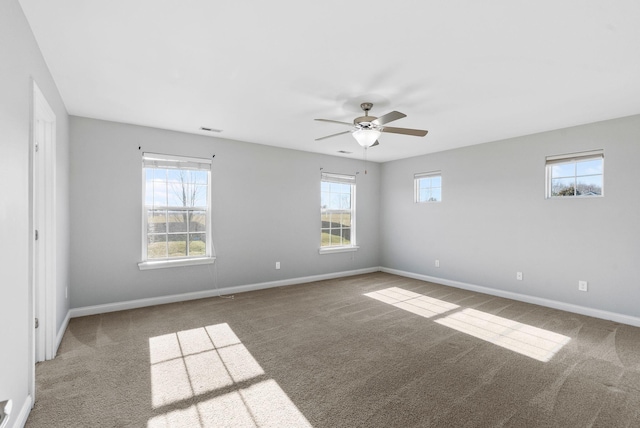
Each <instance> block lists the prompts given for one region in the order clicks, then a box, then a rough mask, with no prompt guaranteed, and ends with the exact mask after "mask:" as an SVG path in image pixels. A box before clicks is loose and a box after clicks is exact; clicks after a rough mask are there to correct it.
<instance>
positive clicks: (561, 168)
mask: <svg viewBox="0 0 640 428" xmlns="http://www.w3.org/2000/svg"><path fill="white" fill-rule="evenodd" d="M575 175H576V164H575V162H573V163H560V164H555V165H553V166H552V167H551V176H552V177H554V178H556V177H573V176H575Z"/></svg>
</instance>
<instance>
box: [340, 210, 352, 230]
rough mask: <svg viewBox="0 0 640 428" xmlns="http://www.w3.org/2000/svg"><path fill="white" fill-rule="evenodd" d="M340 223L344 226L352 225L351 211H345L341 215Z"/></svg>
mask: <svg viewBox="0 0 640 428" xmlns="http://www.w3.org/2000/svg"><path fill="white" fill-rule="evenodd" d="M340 224H341V225H342V226H343V227H345V226H346V227H350V226H351V213H343V214H342V215H341V216H340Z"/></svg>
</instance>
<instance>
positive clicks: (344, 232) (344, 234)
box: [341, 228, 351, 245]
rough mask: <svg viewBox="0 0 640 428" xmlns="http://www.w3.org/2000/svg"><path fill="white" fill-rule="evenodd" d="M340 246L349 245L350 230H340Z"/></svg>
mask: <svg viewBox="0 0 640 428" xmlns="http://www.w3.org/2000/svg"><path fill="white" fill-rule="evenodd" d="M341 235H342V244H343V245H349V244H350V243H351V229H350V228H346V229H342V234H341Z"/></svg>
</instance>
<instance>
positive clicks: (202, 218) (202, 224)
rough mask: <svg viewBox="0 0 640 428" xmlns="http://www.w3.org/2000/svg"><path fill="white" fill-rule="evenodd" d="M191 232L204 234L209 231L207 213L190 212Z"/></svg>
mask: <svg viewBox="0 0 640 428" xmlns="http://www.w3.org/2000/svg"><path fill="white" fill-rule="evenodd" d="M189 213H190V214H189V232H204V231H206V230H207V212H206V211H190V212H189Z"/></svg>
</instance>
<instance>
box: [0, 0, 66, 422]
mask: <svg viewBox="0 0 640 428" xmlns="http://www.w3.org/2000/svg"><path fill="white" fill-rule="evenodd" d="M0 41H1V42H0V94H2V95H1V96H0V130H1V132H2V134H1V137H0V138H1V139H2V140H1V142H0V195H2V197H1V198H0V237H1V240H2V243H3V245H0V264H1V265H0V275H1V276H0V278H1V285H0V288H1V290H2V294H1V296H2V297H1V298H0V303H1V304H2V309H1V310H0V326H2V344H1V345H0V348H1V351H0V400H5V399H8V398H12V399H13V400H14V410H13V414H14V416H12V421H11V422H10V424H9V426H12V425H13V424H14V422H15V421H16V416H17V415H18V413H19V412H20V411H21V410H22V409H23V406H24V404H25V403H26V400H27V395H28V387H29V379H30V373H31V372H32V371H33V367H30V366H29V362H30V358H31V355H30V354H31V352H33V350H32V348H31V342H30V337H31V334H30V333H31V330H30V326H31V323H32V321H31V317H32V316H33V313H32V310H31V308H32V300H31V293H30V269H29V259H30V254H29V253H30V250H29V248H30V247H29V245H30V242H31V232H30V227H31V226H30V212H31V211H30V210H31V204H30V180H31V172H30V141H31V136H30V128H31V103H32V100H31V93H32V89H31V88H32V81H33V80H35V81H36V83H37V84H38V86H39V87H40V89H41V90H42V92H43V94H44V96H45V98H46V99H47V101H48V102H49V104H50V105H51V107H52V109H53V111H54V113H55V114H56V121H57V135H56V139H57V154H56V157H57V173H58V176H57V189H56V191H57V196H58V202H57V220H58V221H57V225H56V227H57V229H58V230H57V235H58V253H57V257H58V259H57V261H58V265H57V266H56V268H57V274H58V277H57V283H58V284H57V285H58V289H57V290H56V293H55V294H56V299H57V301H56V307H57V316H58V320H57V326H56V327H57V329H59V328H60V326H61V325H62V322H63V320H64V317H65V316H66V314H67V311H68V309H69V304H68V301H67V300H66V299H65V297H64V290H65V287H66V286H67V285H68V283H69V281H68V279H69V278H68V275H69V269H68V266H69V257H68V253H69V250H68V248H69V229H68V225H69V216H68V208H69V207H68V195H69V193H68V183H69V182H68V151H69V145H68V116H67V113H66V110H65V107H64V104H63V103H62V99H61V98H60V95H59V94H58V90H57V88H56V86H55V83H54V82H53V79H52V77H51V75H50V73H49V70H48V68H47V66H46V64H45V61H44V59H43V58H42V55H41V53H40V50H39V48H38V46H37V44H36V42H35V39H34V37H33V34H32V32H31V29H30V27H29V25H28V24H27V21H26V19H25V17H24V14H23V13H22V9H21V7H20V5H19V4H18V1H17V0H4V1H2V2H0Z"/></svg>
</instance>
